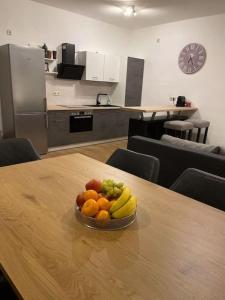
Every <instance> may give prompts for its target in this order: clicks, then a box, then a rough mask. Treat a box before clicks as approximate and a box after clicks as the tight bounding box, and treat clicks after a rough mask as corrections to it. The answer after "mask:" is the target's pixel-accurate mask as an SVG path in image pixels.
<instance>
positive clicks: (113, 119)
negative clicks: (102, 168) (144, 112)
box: [48, 109, 137, 147]
mask: <svg viewBox="0 0 225 300" xmlns="http://www.w3.org/2000/svg"><path fill="white" fill-rule="evenodd" d="M75 112H76V113H77V111H49V112H48V119H49V128H48V145H49V147H57V146H62V145H69V144H77V143H87V142H92V141H98V140H105V139H112V138H119V137H125V136H127V135H128V127H129V119H130V118H135V117H137V113H134V112H126V111H123V110H120V109H118V110H115V109H114V110H113V109H112V110H109V109H106V110H93V130H91V131H84V132H73V133H71V132H70V116H71V115H72V114H73V113H75Z"/></svg>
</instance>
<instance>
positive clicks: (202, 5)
mask: <svg viewBox="0 0 225 300" xmlns="http://www.w3.org/2000/svg"><path fill="white" fill-rule="evenodd" d="M33 1H36V2H41V3H44V4H48V5H51V6H55V7H58V8H62V9H65V10H68V11H71V12H75V13H78V14H81V15H85V16H88V17H91V18H94V19H98V20H102V21H104V22H107V23H110V24H114V25H117V26H121V27H126V28H130V29H137V28H141V27H147V26H153V25H158V24H163V23H168V22H173V21H178V20H185V19H190V18H195V17H203V16H210V15H215V14H221V13H225V0H136V1H130V0H33ZM128 5H135V6H136V11H137V16H135V17H125V16H124V15H123V9H124V8H125V7H126V6H128Z"/></svg>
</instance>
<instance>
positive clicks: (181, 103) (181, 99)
mask: <svg viewBox="0 0 225 300" xmlns="http://www.w3.org/2000/svg"><path fill="white" fill-rule="evenodd" d="M185 105H186V98H185V97H184V96H178V97H177V103H176V106H177V107H185Z"/></svg>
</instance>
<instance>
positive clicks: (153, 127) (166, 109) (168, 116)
mask: <svg viewBox="0 0 225 300" xmlns="http://www.w3.org/2000/svg"><path fill="white" fill-rule="evenodd" d="M122 109H123V110H124V111H127V112H136V113H138V117H135V118H132V117H131V118H130V120H129V133H128V136H134V135H141V136H145V137H149V138H153V139H157V140H159V139H160V138H161V136H162V135H163V134H164V133H165V130H164V122H165V121H168V120H185V119H187V118H188V117H190V115H192V114H193V113H194V112H196V111H197V110H198V108H196V107H176V106H174V105H167V106H150V107H142V106H132V107H123V108H122ZM145 113H149V114H151V116H145V115H144V114H145ZM157 113H165V116H162V115H161V116H157V117H156V114H157Z"/></svg>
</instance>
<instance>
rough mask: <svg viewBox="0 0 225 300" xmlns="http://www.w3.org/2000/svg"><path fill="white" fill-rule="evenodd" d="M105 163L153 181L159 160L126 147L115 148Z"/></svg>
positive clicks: (155, 180) (154, 180)
mask: <svg viewBox="0 0 225 300" xmlns="http://www.w3.org/2000/svg"><path fill="white" fill-rule="evenodd" d="M106 163H107V164H108V165H110V166H113V167H115V168H118V169H120V170H123V171H126V172H128V173H130V174H133V175H136V176H138V177H140V178H143V179H146V180H149V181H151V182H154V183H156V182H157V180H158V175H159V160H158V158H156V157H153V156H149V155H146V154H142V153H137V152H134V151H131V150H127V149H117V150H116V151H115V152H114V153H113V154H112V155H111V157H110V158H109V159H108V160H107V162H106Z"/></svg>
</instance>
